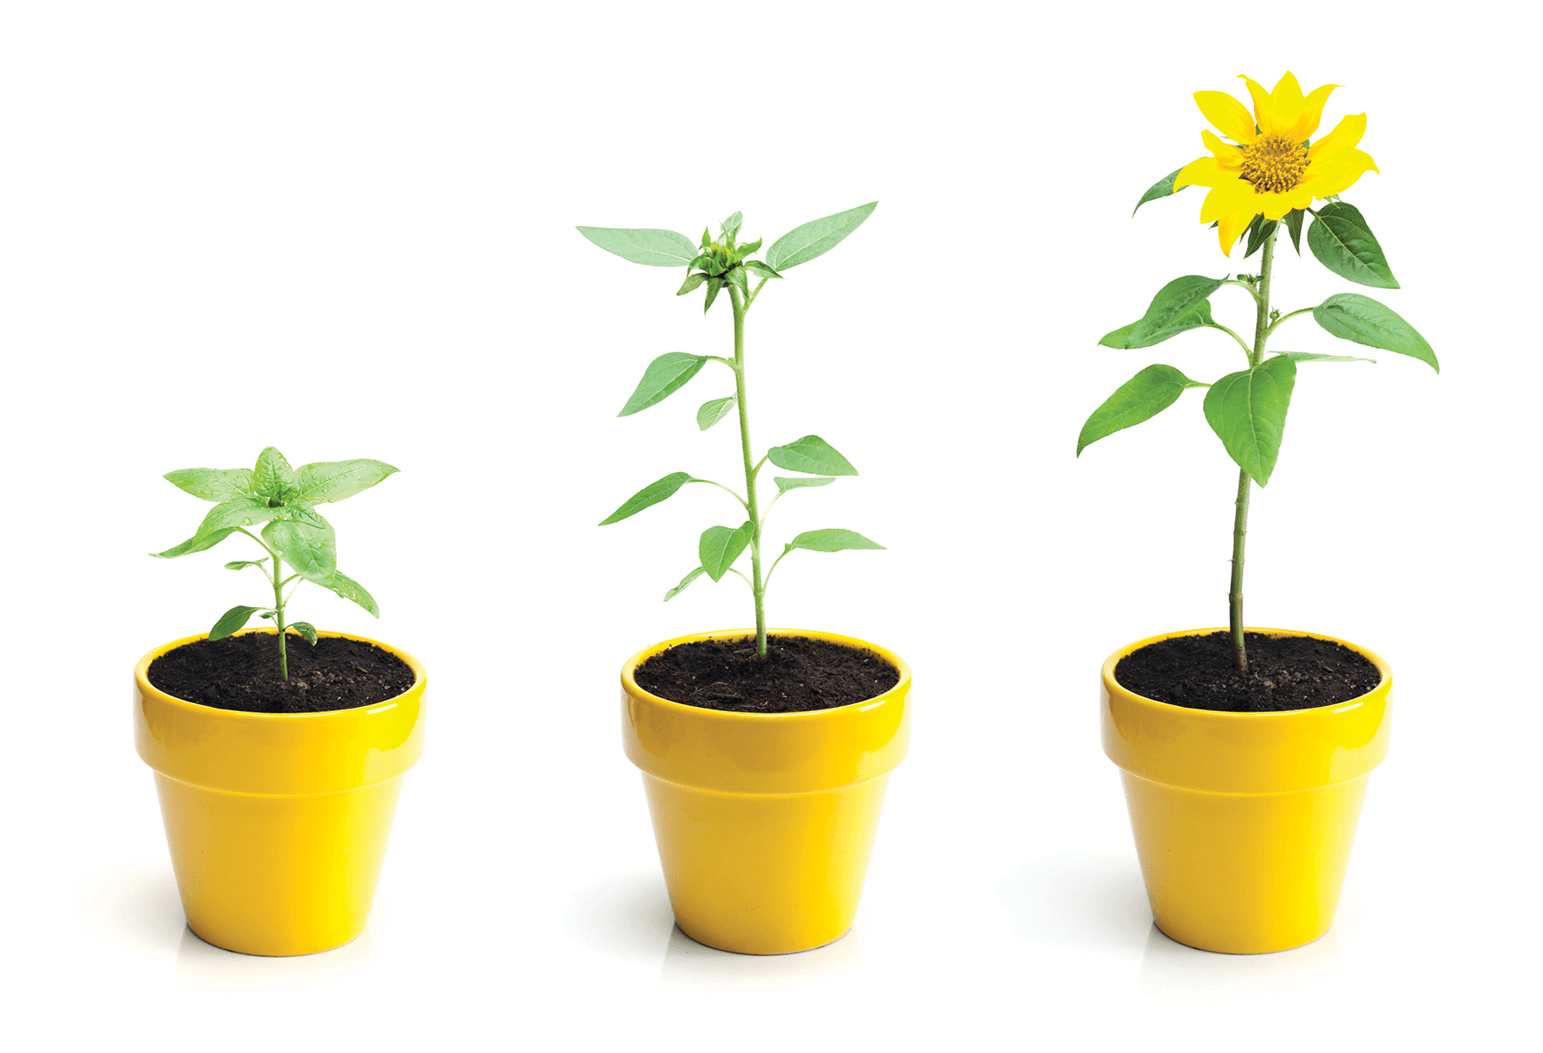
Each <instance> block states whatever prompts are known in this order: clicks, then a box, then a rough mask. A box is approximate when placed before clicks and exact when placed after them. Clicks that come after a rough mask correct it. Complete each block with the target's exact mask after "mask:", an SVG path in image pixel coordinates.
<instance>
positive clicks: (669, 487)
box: [600, 472, 697, 526]
mask: <svg viewBox="0 0 1543 1053" xmlns="http://www.w3.org/2000/svg"><path fill="white" fill-rule="evenodd" d="M694 482H697V480H696V479H693V478H692V477H691V476H689V475H687V474H686V473H685V472H672V473H670V474H669V475H667V476H665V477H664V478H663V479H659V480H656V481H654V482H652V483H649V484H648V485H647V486H645V487H643V489H641V490H639V491H638V492H637V493H635V494H633V495H632V496H631V497H629V498H627V500H625V501H623V502H622V506H621V507H620V508H618V509H617V510H616V511H614V512H612V513H611V514H610V515H608V516H606V517H605V518H604V519H602V520H601V521H600V525H601V526H610V525H611V524H612V523H620V522H621V521H622V520H623V519H626V518H627V517H628V516H634V515H637V514H638V513H639V512H641V511H643V509H645V508H647V507H649V506H650V505H656V504H658V503H659V502H660V501H663V500H665V499H666V498H668V497H673V496H674V495H675V491H677V490H679V489H680V488H681V487H683V486H685V485H686V484H687V483H694Z"/></svg>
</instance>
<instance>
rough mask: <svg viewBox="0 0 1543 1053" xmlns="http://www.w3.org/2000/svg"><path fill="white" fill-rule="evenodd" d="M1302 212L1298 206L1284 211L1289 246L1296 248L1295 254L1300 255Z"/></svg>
mask: <svg viewBox="0 0 1543 1053" xmlns="http://www.w3.org/2000/svg"><path fill="white" fill-rule="evenodd" d="M1303 215H1304V213H1303V212H1302V210H1301V209H1299V208H1294V209H1292V210H1291V211H1290V212H1287V213H1286V219H1285V223H1286V230H1288V231H1289V232H1290V233H1291V247H1292V248H1294V249H1296V250H1297V255H1298V256H1300V255H1302V217H1303Z"/></svg>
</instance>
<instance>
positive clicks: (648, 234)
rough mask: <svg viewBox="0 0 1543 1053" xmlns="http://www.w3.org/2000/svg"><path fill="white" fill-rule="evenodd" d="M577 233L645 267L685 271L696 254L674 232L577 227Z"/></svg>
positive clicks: (689, 241)
mask: <svg viewBox="0 0 1543 1053" xmlns="http://www.w3.org/2000/svg"><path fill="white" fill-rule="evenodd" d="M578 231H579V233H580V234H582V235H584V236H585V237H586V238H588V239H589V240H590V241H592V242H594V243H595V244H596V245H599V246H600V247H601V248H602V249H604V250H605V251H606V252H612V253H615V254H616V255H618V256H620V257H621V258H622V259H624V260H630V261H631V262H633V263H641V264H643V265H644V266H647V267H684V266H685V265H686V264H688V263H690V262H691V258H692V257H693V256H695V255H696V254H697V249H696V246H695V245H693V244H691V239H690V238H688V237H686V236H685V235H684V234H677V233H675V232H674V231H673V230H657V229H654V228H652V227H641V228H621V227H579V228H578ZM706 247H707V246H706V244H704V245H703V248H706Z"/></svg>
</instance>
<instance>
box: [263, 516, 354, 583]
mask: <svg viewBox="0 0 1543 1053" xmlns="http://www.w3.org/2000/svg"><path fill="white" fill-rule="evenodd" d="M312 516H313V518H314V519H316V520H320V523H321V525H320V526H318V525H317V524H316V523H315V522H301V521H299V520H296V519H276V520H274V521H273V522H272V523H269V524H268V525H267V526H265V527H263V540H264V541H266V542H267V543H268V547H269V548H271V549H273V551H275V552H277V553H278V554H279V558H280V559H282V560H283V561H284V562H285V563H288V564H289V565H290V566H291V567H294V568H295V572H296V573H297V574H299V575H300V576H301V577H302V578H304V579H305V580H306V581H314V582H317V583H318V584H323V585H325V584H326V583H327V580H328V579H329V578H331V577H332V575H334V574H336V573H337V570H338V543H337V535H336V534H335V533H334V532H333V529H332V524H330V523H328V522H327V521H326V520H324V519H321V517H320V516H316V515H315V514H314V513H313V514H312Z"/></svg>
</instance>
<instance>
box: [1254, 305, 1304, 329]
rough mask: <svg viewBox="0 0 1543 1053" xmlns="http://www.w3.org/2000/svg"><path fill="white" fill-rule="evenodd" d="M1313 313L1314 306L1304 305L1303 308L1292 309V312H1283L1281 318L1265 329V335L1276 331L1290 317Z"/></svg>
mask: <svg viewBox="0 0 1543 1053" xmlns="http://www.w3.org/2000/svg"><path fill="white" fill-rule="evenodd" d="M1312 313H1313V308H1311V307H1303V308H1301V309H1299V310H1296V311H1290V312H1288V313H1286V314H1283V315H1281V316H1280V317H1279V318H1277V319H1275V321H1274V322H1271V323H1270V328H1269V329H1267V330H1265V334H1264V335H1265V336H1269V335H1270V334H1271V333H1273V332H1275V330H1277V329H1279V328H1280V324H1281V323H1282V322H1284V321H1285V320H1286V319H1288V318H1295V317H1296V316H1297V315H1299V314H1312Z"/></svg>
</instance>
